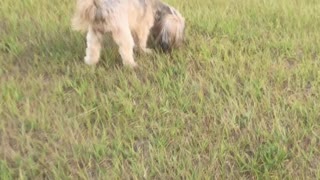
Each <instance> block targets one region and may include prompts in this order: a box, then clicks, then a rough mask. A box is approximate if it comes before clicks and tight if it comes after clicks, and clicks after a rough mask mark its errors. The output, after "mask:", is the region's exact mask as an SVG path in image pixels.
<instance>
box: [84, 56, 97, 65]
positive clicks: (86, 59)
mask: <svg viewBox="0 0 320 180" xmlns="http://www.w3.org/2000/svg"><path fill="white" fill-rule="evenodd" d="M98 61H99V60H93V59H92V58H90V57H88V56H86V57H84V62H85V63H86V64H87V65H95V64H97V63H98Z"/></svg>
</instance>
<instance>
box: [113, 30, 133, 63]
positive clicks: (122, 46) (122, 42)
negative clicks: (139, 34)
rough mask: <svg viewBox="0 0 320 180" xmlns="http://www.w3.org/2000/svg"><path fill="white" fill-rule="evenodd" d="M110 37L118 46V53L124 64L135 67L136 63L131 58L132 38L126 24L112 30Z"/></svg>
mask: <svg viewBox="0 0 320 180" xmlns="http://www.w3.org/2000/svg"><path fill="white" fill-rule="evenodd" d="M112 37H113V40H114V41H115V43H116V44H117V45H118V46H119V53H120V56H121V58H122V62H123V64H124V65H125V66H130V67H136V66H137V63H136V62H135V61H134V58H133V47H134V40H133V37H132V35H131V32H130V29H129V26H128V25H125V24H124V25H123V26H121V27H118V28H116V29H115V30H114V31H112Z"/></svg>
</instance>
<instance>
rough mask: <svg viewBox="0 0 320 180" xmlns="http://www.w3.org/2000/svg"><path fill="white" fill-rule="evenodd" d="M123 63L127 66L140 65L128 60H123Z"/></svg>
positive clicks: (134, 66)
mask: <svg viewBox="0 0 320 180" xmlns="http://www.w3.org/2000/svg"><path fill="white" fill-rule="evenodd" d="M123 65H124V66H127V67H130V68H136V67H138V64H137V63H136V62H134V61H133V62H126V61H123Z"/></svg>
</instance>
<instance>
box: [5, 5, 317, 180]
mask: <svg viewBox="0 0 320 180" xmlns="http://www.w3.org/2000/svg"><path fill="white" fill-rule="evenodd" d="M167 2H168V3H170V4H172V5H173V6H175V7H177V9H179V10H180V11H181V13H182V14H183V15H184V16H185V17H186V21H187V42H186V44H185V46H184V47H183V48H182V49H180V50H177V51H175V52H174V53H173V54H171V55H167V54H161V53H155V54H154V55H151V56H145V55H140V56H137V57H136V60H137V62H138V64H139V66H140V67H139V68H138V69H136V70H130V69H128V68H124V67H123V66H122V65H121V63H120V59H119V56H118V54H117V49H116V47H115V46H114V45H112V44H109V43H108V41H106V43H105V48H104V51H103V55H102V60H101V61H100V63H99V64H98V65H97V66H96V67H89V66H87V65H85V64H84V62H83V56H84V52H85V51H84V49H85V41H84V40H85V39H84V37H85V36H84V35H83V34H79V33H77V32H73V31H71V29H70V18H71V15H72V12H73V8H74V2H71V1H63V0H56V1H35V0H24V1H11V0H2V1H1V2H0V137H1V139H0V146H1V148H0V179H106V178H109V179H118V178H121V179H123V178H133V179H143V178H145V179H180V178H183V179H239V178H241V179H319V178H320V113H319V109H320V103H319V99H320V76H319V75H320V71H319V69H320V32H319V29H320V11H319V9H320V1H318V0H299V1H298V0H281V1H278V0H268V1H267V0H227V1H226V0H193V1H191V0H189V1H179V0H168V1H167Z"/></svg>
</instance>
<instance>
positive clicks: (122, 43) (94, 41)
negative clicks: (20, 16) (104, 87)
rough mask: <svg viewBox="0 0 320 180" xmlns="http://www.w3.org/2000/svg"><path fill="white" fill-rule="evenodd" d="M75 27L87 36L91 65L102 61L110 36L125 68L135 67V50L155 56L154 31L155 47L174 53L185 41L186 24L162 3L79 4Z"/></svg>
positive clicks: (103, 0)
mask: <svg viewBox="0 0 320 180" xmlns="http://www.w3.org/2000/svg"><path fill="white" fill-rule="evenodd" d="M72 25H73V28H74V29H75V30H79V31H84V32H87V48H86V56H85V62H86V63H87V64H96V63H97V62H98V61H99V58H100V51H101V42H102V38H103V34H104V33H107V32H110V33H111V35H112V38H113V40H114V41H115V43H116V44H117V45H118V46H119V53H120V55H121V58H122V61H123V64H124V65H127V66H131V67H135V66H137V64H136V62H135V61H134V58H133V48H134V47H135V46H137V48H138V49H139V50H141V51H143V52H146V53H150V52H152V51H151V50H150V49H149V48H147V41H148V37H149V34H150V31H152V33H151V35H152V36H153V37H154V40H155V43H156V44H159V45H160V46H161V48H162V49H163V50H164V51H170V50H171V49H172V48H175V47H178V46H179V45H180V44H181V42H182V41H183V33H184V27H185V21H184V18H183V17H182V16H181V14H180V13H179V12H178V11H177V10H175V9H174V8H173V7H171V6H169V5H167V4H164V3H162V2H161V1H159V0H77V7H76V12H75V15H74V18H73V20H72Z"/></svg>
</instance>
